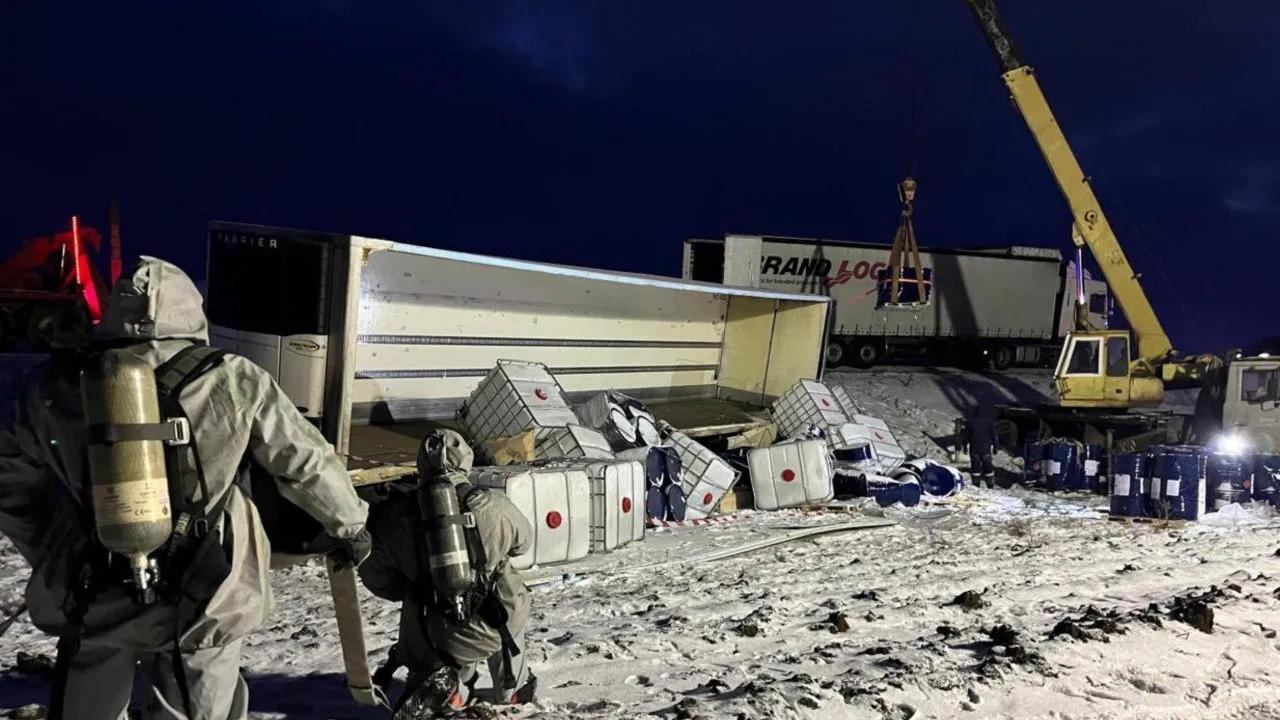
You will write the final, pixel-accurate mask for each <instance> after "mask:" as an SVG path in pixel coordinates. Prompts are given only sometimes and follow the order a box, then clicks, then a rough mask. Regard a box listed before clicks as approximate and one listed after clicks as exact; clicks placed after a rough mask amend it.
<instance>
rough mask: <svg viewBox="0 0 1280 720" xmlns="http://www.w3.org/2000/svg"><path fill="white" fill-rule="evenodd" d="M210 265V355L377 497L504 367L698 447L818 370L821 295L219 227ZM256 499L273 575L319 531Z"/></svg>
mask: <svg viewBox="0 0 1280 720" xmlns="http://www.w3.org/2000/svg"><path fill="white" fill-rule="evenodd" d="M207 267H208V277H207V306H208V307H207V310H208V316H209V320H210V324H211V339H212V342H213V343H214V344H216V345H218V346H221V347H224V348H226V349H228V350H231V351H233V352H237V353H239V354H241V355H244V356H246V357H248V358H249V359H250V360H253V361H254V362H257V363H258V364H260V365H262V366H263V367H264V368H266V369H267V370H268V371H270V372H271V373H272V375H273V376H275V378H276V379H277V381H278V382H279V383H280V385H281V387H282V388H283V390H284V392H285V393H286V394H287V395H288V396H289V398H290V399H291V400H293V402H294V403H295V404H296V405H297V407H298V409H299V410H300V411H301V412H302V413H303V414H304V415H305V416H307V417H308V418H310V419H311V420H312V421H313V422H314V423H316V424H317V426H318V427H319V428H320V429H321V431H322V432H323V433H324V435H325V437H326V438H327V439H328V440H329V441H330V442H331V443H333V445H334V447H335V449H336V450H337V452H338V453H339V455H341V456H343V457H344V458H346V460H347V465H348V468H349V471H350V474H351V478H352V482H353V483H355V484H356V485H357V486H358V487H359V488H360V491H361V493H362V495H365V496H366V498H367V499H370V500H372V501H377V499H378V493H379V492H380V491H381V489H382V488H384V487H385V485H386V483H387V482H389V481H393V480H399V479H403V478H405V477H406V476H408V475H411V474H412V473H413V472H414V461H415V459H416V455H417V446H418V443H419V442H421V439H422V437H423V436H424V434H425V433H426V432H427V430H428V429H429V428H431V427H434V426H436V425H438V424H444V425H448V424H450V423H451V421H452V419H453V418H454V416H455V413H456V412H457V410H458V409H459V407H461V405H462V403H463V401H464V400H465V399H466V398H467V396H468V395H469V393H470V392H471V391H472V390H473V389H474V388H475V387H476V386H477V385H478V384H479V383H480V381H481V380H482V379H483V378H484V376H485V375H486V374H487V373H488V372H489V371H490V369H491V368H493V366H494V365H495V364H496V362H497V361H498V360H503V359H508V360H526V361H536V362H540V363H543V364H545V365H546V366H547V367H548V368H549V369H550V370H551V371H552V373H554V374H555V376H556V378H557V380H558V381H559V382H560V384H561V385H562V386H563V387H564V389H565V391H566V392H567V394H568V395H569V396H570V399H571V400H577V399H581V398H585V397H587V396H589V395H592V394H595V393H598V392H600V391H604V390H619V391H622V392H624V393H626V394H627V395H630V396H632V397H636V398H639V399H641V400H643V401H645V402H646V403H647V404H648V407H649V409H650V410H651V411H652V412H653V414H654V415H655V416H656V417H657V418H658V419H660V420H665V421H666V422H668V423H670V424H671V425H672V426H673V427H675V428H677V429H679V430H681V431H682V432H684V434H686V435H688V436H692V437H699V438H704V439H705V438H708V437H712V436H716V435H727V434H732V433H735V432H741V431H743V430H746V429H749V428H751V427H753V426H756V425H760V424H763V423H765V422H767V419H768V415H767V410H766V409H765V408H767V406H768V404H769V403H770V402H771V401H772V400H773V398H775V397H776V396H778V395H780V394H782V393H783V392H784V391H785V390H786V389H787V388H788V387H790V386H791V385H792V384H793V383H795V382H796V381H797V380H801V379H809V380H812V379H816V378H819V377H821V375H822V372H823V362H824V355H823V348H824V347H825V340H826V331H827V327H828V325H829V319H828V314H829V310H830V300H829V298H827V297H824V296H815V295H803V294H797V293H792V292H786V291H780V290H771V289H765V288H733V287H726V286H724V285H718V284H712V283H702V282H693V281H688V280H681V279H679V278H669V277H656V276H647V275H636V274H630V273H621V272H609V271H604V270H594V269H589V268H580V267H568V266H563V265H552V264H547V263H540V262H530V261H524V260H513V259H510V258H500V257H489V256H482V255H475V254H470V253H464V252H456V251H452V250H442V249H438V248H430V247H422V246H419V245H412V244H405V243H396V242H390V241H387V240H378V239H373V238H366V237H359V236H353V235H342V234H331V233H318V232H308V231H300V230H287V229H281V228H271V227H262V226H255V225H243V224H236V223H222V222H217V223H213V224H212V225H211V226H210V229H209V237H208V265H207ZM270 488H271V484H270V483H264V484H263V489H264V490H269V489H270ZM254 499H255V502H256V503H257V504H258V505H259V509H260V511H261V512H262V515H263V520H264V523H265V524H266V525H267V528H268V534H269V535H270V536H271V538H272V549H273V554H275V555H277V557H276V560H277V561H278V562H287V561H288V560H289V559H290V558H287V557H285V556H286V555H288V554H289V553H291V552H292V551H294V549H295V546H294V544H295V542H296V541H297V540H299V539H303V538H307V537H313V536H314V534H315V533H316V532H317V531H318V528H317V527H307V524H308V519H307V518H306V517H305V516H304V515H302V514H301V512H300V511H297V510H296V508H293V509H291V508H289V507H288V506H287V505H285V504H284V503H283V501H282V500H281V499H280V498H278V497H273V496H271V495H259V494H258V488H257V487H256V486H255V498H254ZM330 582H331V587H332V591H333V595H334V601H335V608H336V610H337V613H338V621H339V630H340V635H341V639H342V644H343V657H344V660H345V662H346V665H347V671H348V680H349V684H350V686H351V689H352V693H353V695H355V697H356V698H357V700H359V701H361V702H364V703H372V702H376V701H377V700H378V691H377V689H376V688H375V687H374V686H373V684H372V682H371V679H370V673H369V668H368V660H367V653H366V652H365V645H364V641H363V629H362V628H363V625H362V622H361V616H360V609H359V597H358V595H357V593H356V585H355V579H354V575H353V574H352V572H351V571H350V569H340V568H335V567H334V566H333V565H331V566H330Z"/></svg>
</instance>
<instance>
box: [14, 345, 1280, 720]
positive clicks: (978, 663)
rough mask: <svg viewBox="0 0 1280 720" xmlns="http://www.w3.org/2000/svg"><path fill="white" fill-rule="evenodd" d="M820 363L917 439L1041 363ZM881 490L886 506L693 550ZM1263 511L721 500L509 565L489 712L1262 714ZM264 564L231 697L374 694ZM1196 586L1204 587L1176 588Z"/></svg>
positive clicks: (924, 444) (26, 691)
mask: <svg viewBox="0 0 1280 720" xmlns="http://www.w3.org/2000/svg"><path fill="white" fill-rule="evenodd" d="M830 379H831V380H835V381H838V382H841V383H843V384H845V385H846V386H847V387H848V388H849V389H850V390H851V391H852V393H853V395H854V397H855V398H857V399H858V400H859V401H860V402H861V403H862V404H863V405H864V410H865V411H866V412H867V413H869V414H873V415H879V416H881V417H883V418H884V419H885V420H887V421H888V422H889V424H890V426H891V427H892V428H893V430H894V431H895V433H896V434H897V435H898V437H899V439H900V440H901V441H902V443H903V445H904V446H905V447H906V448H907V449H908V450H909V451H911V452H915V453H919V454H922V455H937V454H938V449H937V447H936V445H935V444H934V438H939V437H945V436H946V435H949V434H950V432H951V427H952V421H953V420H954V418H955V417H956V415H957V414H958V412H960V411H963V410H964V409H966V408H967V407H969V406H970V405H971V404H972V403H973V402H979V401H980V402H992V401H1000V400H1002V399H1004V400H1008V399H1015V398H1016V399H1022V400H1027V399H1034V398H1033V397H1028V395H1029V394H1033V393H1043V392H1045V391H1047V389H1048V385H1047V376H1046V375H1045V374H1044V373H1042V372H1040V373H1032V372H1025V373H1022V372H1019V373H1013V374H1010V375H1003V376H995V377H992V376H983V375H977V374H971V373H962V372H959V371H950V370H925V369H910V370H901V369H898V370H880V371H875V372H863V373H848V374H841V375H839V376H833V377H832V378H830ZM886 514H887V515H888V516H889V519H891V520H897V521H899V523H898V524H897V525H894V526H890V527H879V528H874V529H850V530H846V531H844V532H833V533H830V534H825V535H819V536H815V537H810V538H807V539H804V540H799V541H795V542H792V543H788V544H783V545H778V546H774V547H770V548H767V549H762V550H759V551H757V552H754V553H751V554H747V555H742V556H738V557H731V558H727V559H720V560H716V561H712V562H698V561H697V559H698V558H699V557H703V556H706V555H707V554H709V553H712V552H716V551H719V550H721V549H723V548H727V547H734V546H741V545H743V544H745V543H751V542H756V541H759V540H761V539H765V538H776V537H779V536H781V535H783V534H788V533H796V532H798V530H797V528H813V527H817V526H824V525H829V526H835V525H842V524H843V525H848V524H850V522H851V521H863V520H866V521H876V520H880V519H882V518H883V516H884V515H886ZM1278 530H1280V522H1278V521H1277V520H1275V519H1273V518H1268V517H1264V518H1262V519H1261V520H1258V521H1255V522H1252V523H1249V524H1242V525H1239V526H1234V527H1214V526H1204V525H1191V526H1173V525H1156V524H1128V523H1118V522H1110V521H1108V520H1106V519H1105V508H1104V507H1103V505H1102V502H1101V499H1099V498H1093V497H1089V496H1075V497H1062V496H1050V495H1046V494H1043V493H1038V492H1028V491H1024V490H1021V489H1018V488H1015V489H1011V490H994V491H993V490H973V489H969V490H966V492H965V494H964V495H963V496H962V497H960V498H958V499H956V500H955V501H953V502H951V503H950V504H948V505H946V506H945V507H941V508H931V509H929V511H928V512H927V513H905V512H901V511H898V512H895V511H894V510H892V509H890V510H888V511H879V510H874V509H873V510H869V511H862V512H828V513H821V514H813V513H800V512H794V511H792V512H781V513H744V514H742V515H740V516H739V517H738V518H737V519H736V520H734V521H730V522H725V523H723V524H719V525H713V526H709V527H701V528H681V529H677V530H672V531H667V532H662V533H655V534H652V535H651V536H650V538H649V539H648V540H646V541H645V542H644V543H641V544H636V545H632V546H629V547H626V548H624V549H622V550H620V551H619V552H617V553H615V554H614V555H612V556H601V557H593V558H589V559H588V561H586V562H584V563H582V564H581V565H579V566H577V567H570V568H556V569H554V570H549V571H546V572H543V573H541V574H540V573H538V572H534V573H531V575H530V577H531V578H537V577H549V578H551V579H550V581H549V582H546V583H544V584H541V585H538V586H537V587H536V588H535V589H534V591H533V597H534V610H535V612H534V617H533V620H532V622H531V625H530V629H529V646H528V653H529V657H530V660H531V661H532V663H533V666H534V670H535V672H536V673H537V674H538V675H539V677H540V680H541V692H540V696H541V697H540V699H539V701H538V702H537V703H536V704H535V705H533V706H530V707H525V708H521V709H519V710H513V711H510V712H509V713H508V714H509V716H511V717H516V718H565V717H575V718H577V717H581V718H632V717H641V718H650V717H660V718H667V719H672V718H720V717H725V718H737V717H743V718H894V719H904V718H951V717H956V718H1222V719H1227V718H1280V662H1277V658H1278V657H1280V654H1277V651H1280V640H1277V630H1280V556H1277V548H1278V547H1280V532H1277V531H1278ZM565 572H571V573H575V574H574V575H572V576H570V577H567V578H565V577H560V576H561V575H563V573H565ZM25 575H26V568H25V567H23V566H22V562H21V560H20V559H19V558H18V557H17V555H16V554H15V553H14V551H13V549H12V548H11V547H10V546H8V545H7V544H3V543H0V612H6V611H8V610H10V609H12V608H13V607H15V606H16V605H17V603H18V602H19V601H20V596H21V588H22V585H23V583H24V581H25ZM273 586H274V588H275V591H276V594H277V602H278V608H277V611H276V613H275V615H274V616H273V618H272V620H271V621H270V622H269V623H268V625H267V626H266V627H264V628H263V629H262V630H260V631H258V632H256V633H254V634H253V635H252V636H251V637H250V638H249V641H248V643H247V647H246V650H245V656H244V664H245V672H246V675H247V676H248V677H249V682H250V685H251V688H252V691H253V699H252V708H253V713H254V717H260V718H285V719H289V720H311V719H314V718H366V717H367V718H373V717H384V715H381V714H379V713H378V712H376V711H372V710H365V709H359V708H355V707H353V706H352V705H351V704H350V703H349V701H348V700H347V694H346V690H345V687H344V685H343V680H342V677H341V671H342V664H341V658H340V654H339V651H338V647H337V630H336V625H335V622H334V620H333V616H332V612H331V608H330V604H329V599H328V592H327V583H326V580H325V577H324V573H323V570H322V569H321V568H320V567H319V566H318V565H314V564H313V565H306V566H298V567H292V568H288V569H285V570H281V571H277V572H276V573H275V574H274V577H273ZM1211 587H1212V588H1216V590H1215V591H1213V592H1209V591H1210V588H1211ZM966 592H967V593H969V594H968V595H965V597H964V602H962V603H960V604H956V603H955V601H956V599H957V597H958V596H961V595H962V594H964V593H966ZM1198 593H1209V594H1208V596H1207V598H1205V600H1204V601H1203V602H1200V601H1197V600H1196V599H1195V598H1192V599H1191V600H1187V598H1188V596H1190V595H1193V594H1198ZM1205 610H1211V611H1212V621H1213V624H1212V628H1209V627H1208V625H1207V624H1206V622H1205V621H1206V619H1207V618H1206V613H1205V612H1204V611H1205ZM365 615H366V618H367V620H368V624H369V628H368V630H369V640H370V647H371V650H372V651H373V653H374V658H375V661H376V660H378V659H380V658H381V657H382V654H383V652H384V650H385V648H386V647H387V646H388V645H389V644H390V643H391V642H392V641H393V640H394V634H395V627H396V608H395V607H394V606H392V605H390V604H388V603H384V602H382V601H379V600H376V599H374V598H372V597H366V605H365ZM1063 621H1068V622H1063ZM1193 624H1198V625H1200V627H1202V628H1204V629H1211V632H1204V631H1202V630H1201V629H1197V628H1196V627H1194V626H1193ZM1055 629H1056V630H1057V632H1058V637H1055V638H1053V639H1050V635H1051V634H1052V633H1053V632H1054V631H1055ZM52 648H53V643H52V641H51V640H49V639H47V638H44V637H43V636H41V635H40V634H39V633H38V631H36V630H35V629H34V628H32V627H31V626H30V625H29V624H26V623H25V622H20V623H17V624H16V625H15V626H14V627H13V629H12V630H11V631H10V632H9V633H8V634H7V635H6V636H4V637H3V638H0V667H3V668H8V667H9V666H12V665H13V664H14V662H15V661H16V658H17V654H18V652H19V651H23V652H36V653H51V652H52ZM46 693H47V685H46V684H45V682H44V681H43V680H41V679H40V678H38V677H34V676H31V675H26V674H22V673H19V672H16V671H13V670H7V669H6V670H5V671H4V672H3V674H2V675H0V707H13V706H18V705H22V704H26V703H33V702H40V701H42V700H43V699H44V697H45V695H46Z"/></svg>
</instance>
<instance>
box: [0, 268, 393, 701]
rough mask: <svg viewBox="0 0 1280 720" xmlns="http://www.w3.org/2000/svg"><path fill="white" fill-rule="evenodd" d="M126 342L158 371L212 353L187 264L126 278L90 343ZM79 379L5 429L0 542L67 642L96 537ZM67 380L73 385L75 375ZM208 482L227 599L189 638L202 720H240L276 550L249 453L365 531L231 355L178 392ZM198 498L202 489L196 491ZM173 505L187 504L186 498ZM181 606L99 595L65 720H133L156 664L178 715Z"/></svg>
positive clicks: (341, 481) (298, 432) (34, 392)
mask: <svg viewBox="0 0 1280 720" xmlns="http://www.w3.org/2000/svg"><path fill="white" fill-rule="evenodd" d="M95 337H96V338H97V339H99V340H102V341H115V342H117V343H119V342H123V343H125V344H128V343H129V342H130V341H136V344H132V345H128V348H129V351H130V352H133V353H136V354H137V355H138V356H139V357H141V358H143V359H144V360H145V361H146V362H147V363H148V364H150V365H151V366H152V367H156V366H159V365H160V364H162V363H163V362H164V361H165V360H167V359H168V358H170V357H172V356H173V355H174V354H175V353H177V352H178V351H179V350H181V349H182V348H184V347H186V346H188V345H190V344H192V343H193V342H197V343H206V342H207V341H208V329H207V321H206V319H205V315H204V312H203V310H202V308H201V297H200V293H199V291H198V290H197V289H196V287H195V285H194V284H193V283H192V282H191V280H190V279H189V278H188V277H187V276H186V275H185V274H184V273H183V272H182V271H181V270H179V269H178V268H177V267H175V266H174V265H171V264H169V263H167V262H164V261H162V260H158V259H155V258H148V257H144V258H142V259H141V261H140V263H139V264H138V266H137V267H136V268H135V269H134V270H133V272H132V273H131V274H130V275H127V276H125V277H123V278H121V280H120V282H119V284H118V285H117V286H116V288H115V290H114V292H113V293H112V295H111V298H110V300H109V301H108V304H107V308H106V313H105V315H104V317H103V320H102V323H101V324H100V325H99V327H98V328H97V329H96V331H95ZM74 377H75V375H74V374H68V373H67V372H61V373H59V372H54V371H51V372H49V373H48V374H47V375H46V377H45V378H44V379H43V380H42V381H41V382H40V383H38V384H36V385H35V386H34V387H32V388H30V389H29V391H28V393H27V395H26V397H25V398H23V399H22V400H21V402H20V404H19V414H18V417H17V420H16V422H15V423H14V426H13V428H11V429H8V430H6V431H3V432H0V533H3V534H4V535H6V536H7V537H9V538H10V539H11V540H12V541H13V542H14V544H15V545H17V547H18V549H19V551H20V552H21V553H22V555H23V557H24V558H25V559H26V560H27V562H28V563H29V564H30V565H31V567H32V577H31V580H30V582H29V583H28V585H27V593H26V595H27V602H28V606H29V608H30V614H31V620H32V622H34V623H35V625H36V626H37V627H39V628H40V629H42V630H44V631H46V632H48V633H51V634H56V635H61V634H63V633H64V632H66V631H67V628H68V620H67V614H66V604H67V600H68V597H69V595H68V592H69V588H68V585H69V582H68V567H69V566H70V565H71V564H72V557H73V555H74V554H75V548H76V547H77V545H78V544H83V543H84V542H85V539H86V537H87V534H86V528H85V527H84V525H83V522H82V521H81V520H80V518H79V517H78V516H77V513H78V512H79V508H78V504H79V503H78V502H77V500H76V499H77V498H80V497H82V495H81V487H82V483H84V482H87V481H88V473H87V469H86V468H85V467H84V461H83V458H84V457H85V432H84V424H83V420H82V417H81V410H80V399H79V389H78V387H76V385H75V383H74ZM69 378H70V379H69ZM179 400H180V402H181V405H182V408H183V410H184V411H185V413H186V415H187V417H188V418H189V420H190V423H191V428H192V433H193V435H194V437H195V439H196V447H197V448H198V452H199V462H200V465H201V467H202V468H203V472H204V476H205V480H206V483H207V484H208V486H209V493H210V496H211V497H209V498H206V499H205V500H204V502H205V504H206V505H205V506H206V508H212V507H216V503H217V502H218V501H220V500H221V499H222V498H223V496H224V495H226V494H228V493H229V494H230V495H229V497H227V500H226V504H225V508H224V510H223V513H222V516H221V518H220V519H218V520H217V521H216V524H213V527H214V529H215V532H217V533H218V536H219V538H220V539H221V541H222V544H223V547H224V549H225V551H226V553H227V555H228V556H229V560H230V566H231V570H230V575H229V576H228V577H227V578H226V579H225V580H223V581H222V583H221V584H220V585H219V586H218V587H217V590H216V591H215V592H214V594H213V596H212V597H211V598H210V599H209V601H208V602H207V603H206V604H205V605H204V606H203V608H202V609H201V610H200V613H199V615H198V616H197V617H196V618H195V620H194V622H192V623H190V624H189V625H188V626H187V627H185V628H184V629H183V630H182V631H181V633H180V638H179V647H180V648H181V655H182V659H183V665H184V666H185V668H186V673H185V675H186V681H187V683H188V685H189V689H190V692H189V695H190V698H191V700H192V705H193V706H194V714H195V716H196V717H197V718H201V719H202V720H204V719H208V720H228V719H232V718H243V717H245V716H246V713H247V705H248V699H247V689H246V687H245V685H244V681H243V679H242V678H241V677H240V674H239V650H240V642H241V639H242V638H243V637H244V636H245V634H247V633H248V632H249V631H250V630H252V629H254V628H256V627H257V626H259V625H260V624H261V623H262V622H263V621H264V620H265V619H266V617H267V615H268V613H269V612H270V611H271V606H272V600H271V588H270V583H269V577H268V563H269V559H270V552H271V551H270V547H269V545H268V542H267V537H266V534H265V532H264V530H263V527H262V522H261V520H260V519H259V517H258V513H257V511H256V509H255V508H254V505H253V503H252V502H251V500H250V499H249V498H248V497H247V496H246V495H245V494H244V492H243V491H242V490H241V489H240V487H239V486H238V485H236V484H235V480H236V474H237V468H238V467H239V466H240V463H241V460H242V459H243V458H244V457H245V455H246V453H251V454H252V457H253V458H254V459H255V460H256V461H257V463H258V464H259V465H260V466H261V467H262V468H264V469H265V470H266V471H267V472H269V473H270V474H271V475H273V476H274V477H275V479H276V483H277V485H278V487H279V489H280V492H281V494H282V495H283V496H284V497H285V498H287V499H288V500H290V501H292V502H293V503H295V504H296V505H298V506H299V507H301V508H302V509H303V510H305V511H306V512H307V513H308V514H310V515H311V516H313V517H314V518H315V519H316V520H318V521H319V522H320V523H321V524H322V525H323V527H324V529H325V531H326V532H327V533H328V534H329V535H331V536H332V537H334V538H338V539H344V540H345V539H350V538H353V537H355V536H356V535H358V534H359V533H360V532H361V530H362V529H363V527H364V524H365V520H366V517H367V514H368V506H367V505H366V503H365V502H364V501H362V500H360V499H359V498H358V497H357V496H356V494H355V491H354V488H353V487H352V485H351V482H350V479H349V478H348V476H347V473H346V468H345V465H344V463H343V461H342V460H341V459H340V458H339V457H338V456H337V455H336V454H335V453H334V451H333V449H332V448H331V447H330V445H329V444H328V443H327V442H326V441H325V439H324V437H323V436H321V434H320V432H319V431H318V430H316V429H315V428H314V427H313V426H312V425H311V424H309V423H308V422H307V421H306V419H304V418H303V416H302V415H301V414H300V413H299V412H298V411H297V409H296V408H295V407H294V405H293V403H292V402H290V400H289V398H287V397H286V396H285V395H284V393H283V392H282V391H281V390H280V387H279V386H278V385H277V384H276V383H275V381H274V380H273V379H272V378H271V376H270V375H268V374H267V372H266V371H265V370H263V369H262V368H260V367H258V366H257V365H254V364H253V363H251V362H250V361H248V360H246V359H244V358H242V357H239V356H236V355H227V356H226V357H225V359H224V360H223V362H222V363H221V364H220V365H218V366H216V367H214V368H213V369H212V370H210V371H209V372H207V373H206V374H204V375H202V376H200V377H198V378H197V379H195V380H194V381H193V382H192V383H191V384H190V385H188V386H187V387H186V388H185V389H184V390H183V391H182V393H181V395H180V398H179ZM185 492H186V493H187V497H192V498H194V497H197V496H198V490H197V489H196V488H186V489H185ZM175 502H176V500H175ZM175 632H177V627H176V615H175V612H174V607H173V606H172V605H169V604H165V603H158V604H154V605H149V606H143V605H139V604H136V603H135V602H134V601H133V599H132V598H131V596H130V595H129V594H128V593H127V591H126V589H125V588H123V587H121V586H119V584H116V585H115V586H112V587H107V588H105V589H104V590H102V591H101V592H99V593H98V594H97V596H96V598H95V600H94V602H93V603H92V604H91V605H90V606H89V609H88V612H87V614H86V616H85V621H84V625H83V644H82V646H81V648H80V650H79V652H78V653H77V654H76V656H75V657H76V659H75V662H74V664H73V665H72V667H71V672H70V674H69V676H68V679H67V693H66V697H65V717H66V718H68V720H70V719H71V718H75V719H77V720H79V719H81V718H85V719H88V718H95V719H107V720H114V719H115V718H124V717H125V705H127V703H128V699H129V697H128V689H129V686H130V685H131V684H132V676H133V671H134V667H135V663H136V662H138V661H141V660H148V661H152V663H151V664H152V666H153V671H152V677H151V684H152V708H151V709H152V711H153V713H154V714H153V715H152V717H161V718H183V717H185V713H184V712H183V710H182V708H183V703H181V702H180V700H179V698H178V692H177V689H176V688H175V674H176V673H174V672H173V671H172V670H171V668H172V664H171V656H166V653H169V652H170V651H171V650H172V648H173V646H174V635H175Z"/></svg>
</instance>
